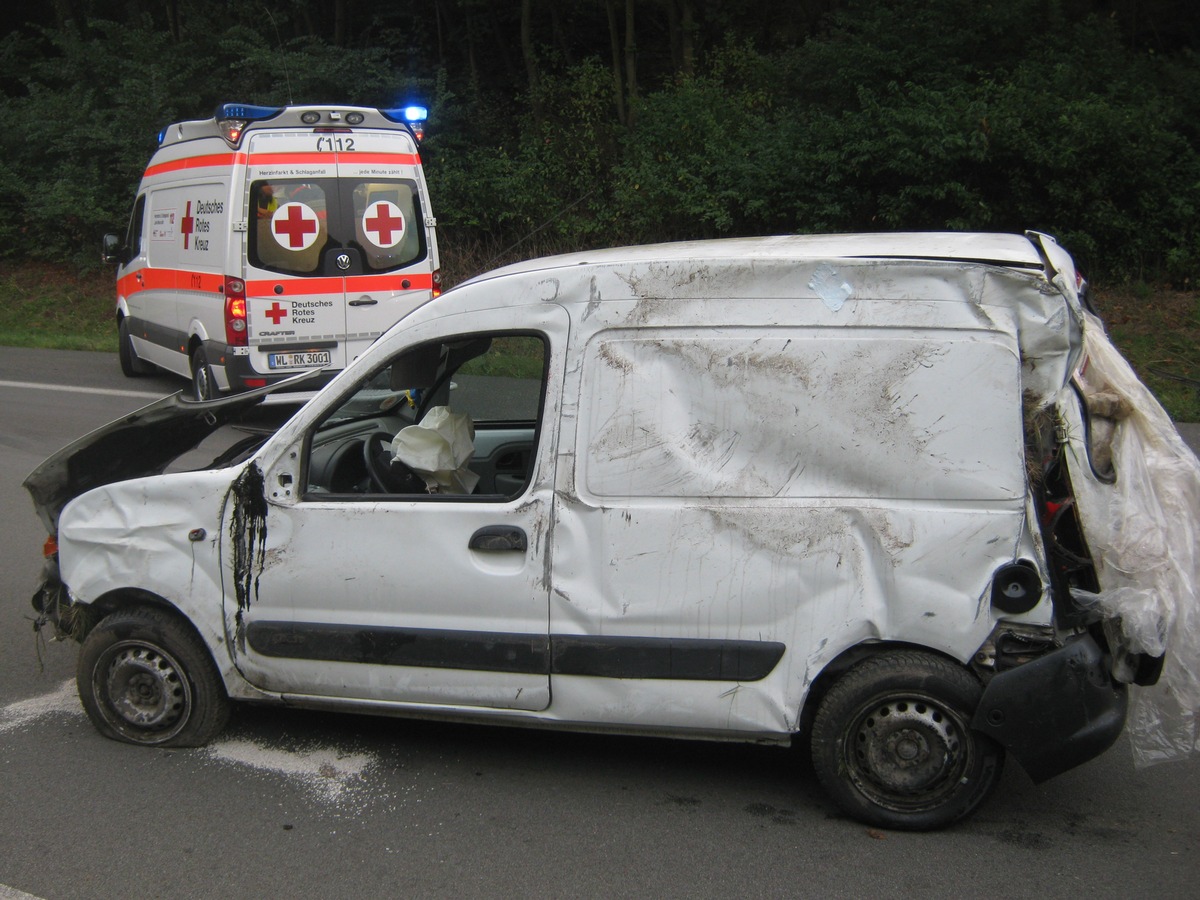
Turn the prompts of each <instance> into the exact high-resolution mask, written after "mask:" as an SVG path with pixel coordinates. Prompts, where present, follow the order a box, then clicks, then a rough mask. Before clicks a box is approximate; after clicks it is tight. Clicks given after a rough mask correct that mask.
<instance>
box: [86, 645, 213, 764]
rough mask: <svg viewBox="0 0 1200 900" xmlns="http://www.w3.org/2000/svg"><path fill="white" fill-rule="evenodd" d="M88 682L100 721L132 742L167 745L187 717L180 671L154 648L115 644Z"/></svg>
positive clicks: (186, 688)
mask: <svg viewBox="0 0 1200 900" xmlns="http://www.w3.org/2000/svg"><path fill="white" fill-rule="evenodd" d="M92 678H93V684H94V686H95V694H96V696H97V697H98V698H102V699H101V702H100V708H101V709H102V711H103V712H104V716H105V718H106V719H108V721H109V723H110V724H111V725H112V726H113V728H115V729H116V730H117V731H119V732H120V733H121V734H123V735H125V736H126V737H128V738H130V739H131V740H135V741H138V742H139V743H161V742H162V741H167V740H170V739H171V738H173V737H174V736H175V735H177V734H178V733H179V732H180V731H181V730H182V729H183V727H184V726H185V725H186V724H187V722H188V719H189V717H190V716H191V711H192V690H191V686H190V685H189V684H188V681H187V679H186V678H185V677H184V675H183V667H182V666H180V664H179V663H178V662H177V661H176V660H175V658H174V657H173V656H171V654H169V653H167V652H166V651H165V650H163V649H162V648H161V647H158V646H155V645H154V644H150V643H146V642H144V641H122V642H120V643H118V644H115V645H114V646H112V647H111V648H109V650H108V652H106V653H105V654H104V656H103V657H101V658H100V659H99V660H98V661H97V663H96V668H95V669H94V670H93V675H92Z"/></svg>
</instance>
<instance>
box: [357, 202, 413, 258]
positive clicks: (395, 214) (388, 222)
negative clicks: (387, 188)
mask: <svg viewBox="0 0 1200 900" xmlns="http://www.w3.org/2000/svg"><path fill="white" fill-rule="evenodd" d="M362 227H363V231H364V232H365V233H366V235H367V237H368V238H369V239H370V240H371V242H372V243H373V244H375V246H377V247H395V246H396V245H397V244H398V243H400V239H401V238H403V237H404V214H403V213H401V212H400V207H398V206H397V205H396V204H395V203H392V202H391V201H389V200H377V201H375V202H374V203H372V204H371V205H370V206H368V207H367V211H366V212H365V213H363V219H362Z"/></svg>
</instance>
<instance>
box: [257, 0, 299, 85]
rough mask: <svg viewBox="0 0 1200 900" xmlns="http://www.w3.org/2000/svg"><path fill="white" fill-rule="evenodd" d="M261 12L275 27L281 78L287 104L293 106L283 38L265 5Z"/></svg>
mask: <svg viewBox="0 0 1200 900" xmlns="http://www.w3.org/2000/svg"><path fill="white" fill-rule="evenodd" d="M263 12H265V13H266V14H267V18H268V19H270V20H271V27H272V28H274V29H275V43H276V44H278V45H279V61H280V62H281V63H282V64H283V78H284V81H286V82H287V89H288V106H295V105H296V100H295V98H294V97H293V96H292V76H291V75H290V74H289V73H288V67H287V53H286V52H285V51H284V49H283V38H282V37H280V36H279V26H278V25H276V24H275V17H274V16H273V15H271V11H270V10H269V9H267V7H266V6H263Z"/></svg>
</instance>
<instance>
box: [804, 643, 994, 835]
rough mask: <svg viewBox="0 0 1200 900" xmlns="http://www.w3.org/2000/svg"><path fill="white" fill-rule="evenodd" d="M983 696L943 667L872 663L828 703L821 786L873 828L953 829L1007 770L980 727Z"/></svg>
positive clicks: (929, 659)
mask: <svg viewBox="0 0 1200 900" xmlns="http://www.w3.org/2000/svg"><path fill="white" fill-rule="evenodd" d="M982 695H983V686H982V685H981V684H980V683H979V680H978V679H976V678H975V676H974V675H972V674H971V673H970V672H969V671H967V670H966V669H964V668H962V667H961V666H959V665H956V664H955V663H953V662H951V661H950V660H947V659H943V658H942V657H939V656H934V655H932V654H929V653H921V652H917V651H895V652H889V653H881V654H879V655H878V656H872V657H870V658H869V659H866V660H864V661H863V662H860V663H859V664H858V665H856V666H854V668H852V669H850V670H849V671H848V672H846V674H845V675H843V676H842V677H841V679H840V680H839V681H837V682H836V683H835V684H834V686H833V687H832V688H831V689H830V691H829V693H828V694H826V695H825V697H824V699H822V701H821V705H820V706H819V708H818V710H817V716H816V719H815V721H814V722H813V731H812V760H813V767H814V769H816V773H817V777H818V778H819V779H820V781H821V784H822V785H823V786H824V787H825V790H826V791H828V792H829V794H830V796H831V797H832V798H833V799H834V800H835V801H836V802H837V804H838V806H840V807H841V808H842V809H843V810H844V811H845V812H847V813H848V814H849V815H851V816H853V817H854V818H856V819H858V820H860V821H862V822H865V823H867V824H868V825H876V826H879V827H882V828H895V829H902V830H907V831H925V830H928V829H932V828H942V827H944V826H946V825H949V824H951V823H952V822H955V821H957V820H958V819H961V818H963V817H964V816H966V815H968V814H969V813H971V812H972V811H973V810H974V809H975V808H976V807H978V806H979V805H980V804H981V803H982V802H983V801H984V800H985V799H986V798H987V796H988V794H990V793H991V791H992V788H994V787H995V786H996V782H997V781H998V780H999V779H1000V772H1001V770H1002V769H1003V765H1004V750H1003V748H1001V747H1000V746H999V745H998V744H996V743H995V742H994V741H992V740H991V739H990V738H988V737H986V736H984V735H982V734H979V733H978V732H974V731H972V730H971V727H970V721H971V715H972V713H973V712H974V710H975V707H976V706H977V705H978V704H979V699H980V697H981V696H982Z"/></svg>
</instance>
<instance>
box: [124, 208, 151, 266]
mask: <svg viewBox="0 0 1200 900" xmlns="http://www.w3.org/2000/svg"><path fill="white" fill-rule="evenodd" d="M145 218H146V195H145V194H142V195H141V196H140V197H138V198H137V200H136V201H135V202H134V204H133V213H132V214H131V215H130V216H129V229H128V231H126V233H125V260H124V261H125V262H129V261H130V260H131V259H136V258H137V257H138V256H139V255H141V252H142V234H143V233H144V228H143V226H144V221H145Z"/></svg>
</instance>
